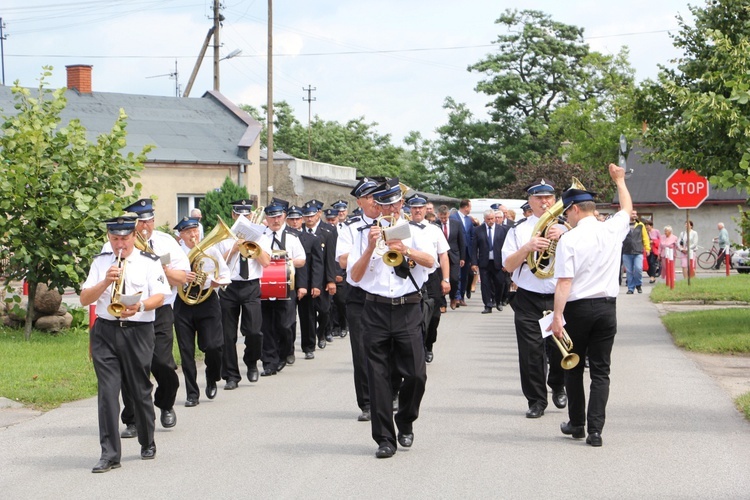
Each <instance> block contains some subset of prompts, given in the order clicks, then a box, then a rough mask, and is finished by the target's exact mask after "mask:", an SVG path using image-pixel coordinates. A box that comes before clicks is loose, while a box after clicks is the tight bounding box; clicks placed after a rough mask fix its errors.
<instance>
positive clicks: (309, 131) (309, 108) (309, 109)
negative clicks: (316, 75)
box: [302, 85, 318, 160]
mask: <svg viewBox="0 0 750 500" xmlns="http://www.w3.org/2000/svg"><path fill="white" fill-rule="evenodd" d="M302 90H304V91H305V92H307V98H305V97H303V98H302V100H303V101H307V159H308V160H312V148H311V142H312V129H311V128H310V123H312V102H313V101H315V100H317V98H315V97H310V95H311V93H312V92H315V91H316V90H318V89H317V88H315V87H313V86H312V85H308V86H307V88H305V87H302Z"/></svg>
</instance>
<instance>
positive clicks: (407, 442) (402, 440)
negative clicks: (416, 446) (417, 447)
mask: <svg viewBox="0 0 750 500" xmlns="http://www.w3.org/2000/svg"><path fill="white" fill-rule="evenodd" d="M413 443H414V433H409V434H401V433H400V432H399V433H398V444H400V445H401V446H403V447H404V448H411V445H412V444H413Z"/></svg>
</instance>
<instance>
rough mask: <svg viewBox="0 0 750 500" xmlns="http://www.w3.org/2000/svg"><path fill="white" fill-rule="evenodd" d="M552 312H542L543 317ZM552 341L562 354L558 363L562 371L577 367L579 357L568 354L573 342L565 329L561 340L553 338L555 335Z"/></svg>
mask: <svg viewBox="0 0 750 500" xmlns="http://www.w3.org/2000/svg"><path fill="white" fill-rule="evenodd" d="M551 312H552V311H544V315H545V316H546V315H548V314H550V313H551ZM552 339H554V341H555V344H557V347H558V348H559V349H560V352H561V353H562V356H563V358H562V361H560V366H562V368H563V370H571V369H573V368H575V367H576V365H578V362H579V361H580V360H581V358H580V356H578V354H576V353H574V352H570V351H572V350H573V341H572V340H570V335H568V332H567V331H565V328H563V338H562V340H560V339H558V338H557V337H555V335H554V334H553V335H552Z"/></svg>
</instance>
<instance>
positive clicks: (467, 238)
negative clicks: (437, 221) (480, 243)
mask: <svg viewBox="0 0 750 500" xmlns="http://www.w3.org/2000/svg"><path fill="white" fill-rule="evenodd" d="M470 213H471V200H461V202H460V203H459V205H458V211H457V212H455V213H453V214H452V215H451V219H453V220H455V221H457V222H458V223H459V224H461V227H462V228H463V231H464V246H465V247H466V248H465V249H464V253H465V254H467V255H468V253H469V250H470V249H471V237H472V234H473V233H474V220H473V219H472V218H471V215H469V214H470ZM473 276H474V275H473V273H472V271H471V262H469V260H468V259H466V260H465V261H464V263H463V264H462V265H461V273H460V275H459V280H458V290H457V291H456V294H455V295H451V298H455V299H456V301H457V304H458V305H460V306H465V305H467V304H466V301H465V300H464V294H466V297H467V298H468V297H470V296H471V292H468V293H467V291H468V290H469V287H470V286H471V279H472V278H473Z"/></svg>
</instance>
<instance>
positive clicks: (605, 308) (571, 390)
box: [565, 298, 617, 433]
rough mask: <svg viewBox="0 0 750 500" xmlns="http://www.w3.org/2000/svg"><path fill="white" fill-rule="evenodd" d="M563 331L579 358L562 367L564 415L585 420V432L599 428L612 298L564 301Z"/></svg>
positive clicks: (611, 338)
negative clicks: (568, 367)
mask: <svg viewBox="0 0 750 500" xmlns="http://www.w3.org/2000/svg"><path fill="white" fill-rule="evenodd" d="M565 320H566V321H567V324H566V325H565V331H567V332H568V335H569V336H570V340H572V341H573V352H575V353H576V354H578V355H579V356H580V357H581V361H580V362H579V363H578V365H577V366H576V367H575V368H573V369H572V370H566V371H565V389H566V391H567V392H568V416H569V417H570V423H571V424H572V425H584V424H586V423H587V424H588V432H589V433H591V432H602V429H604V419H605V414H606V408H607V401H608V399H609V370H610V365H611V361H612V359H611V355H612V345H613V344H614V342H615V334H616V333H617V305H616V301H615V299H614V298H609V299H583V300H576V301H573V302H568V303H567V304H566V305H565ZM586 356H588V358H589V376H590V378H591V385H590V386H589V404H588V420H587V417H586V394H585V391H584V388H583V383H584V378H583V369H584V362H583V360H584V359H585V357H586Z"/></svg>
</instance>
